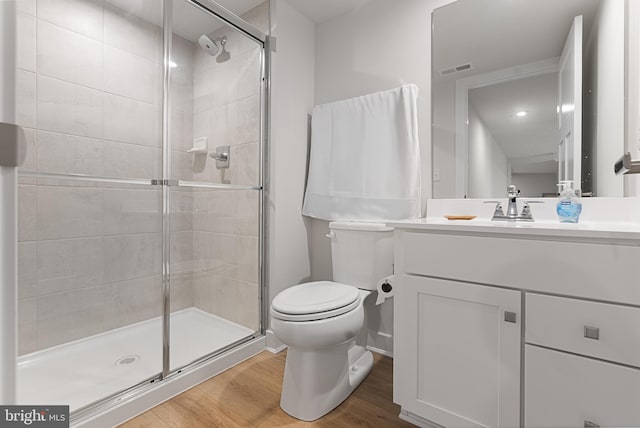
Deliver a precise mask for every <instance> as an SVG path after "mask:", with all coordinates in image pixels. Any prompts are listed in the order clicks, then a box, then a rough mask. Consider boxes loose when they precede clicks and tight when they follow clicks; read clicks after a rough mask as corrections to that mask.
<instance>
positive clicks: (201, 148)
mask: <svg viewBox="0 0 640 428" xmlns="http://www.w3.org/2000/svg"><path fill="white" fill-rule="evenodd" d="M207 140H208V139H207V137H200V138H195V139H194V140H193V147H191V148H190V149H189V150H187V153H192V154H194V155H206V154H207V152H208V149H207V145H208V142H207Z"/></svg>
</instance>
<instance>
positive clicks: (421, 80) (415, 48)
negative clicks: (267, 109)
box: [311, 0, 446, 351]
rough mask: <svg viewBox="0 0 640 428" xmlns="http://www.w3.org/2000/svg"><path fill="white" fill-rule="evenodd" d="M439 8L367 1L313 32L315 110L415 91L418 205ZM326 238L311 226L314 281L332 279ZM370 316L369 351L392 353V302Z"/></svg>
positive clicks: (413, 1) (322, 229)
mask: <svg viewBox="0 0 640 428" xmlns="http://www.w3.org/2000/svg"><path fill="white" fill-rule="evenodd" d="M442 3H446V1H424V0H403V1H393V2H392V1H388V0H370V1H368V2H367V3H365V4H363V5H362V6H361V7H360V8H358V9H357V10H355V11H353V12H350V13H347V14H345V15H342V16H339V17H337V18H335V19H333V20H330V21H328V22H324V23H321V24H318V25H317V26H316V82H315V103H316V104H322V103H327V102H332V101H337V100H341V99H346V98H350V97H355V96H360V95H365V94H368V93H371V92H376V91H382V90H386V89H391V88H395V87H398V86H400V85H402V84H405V83H414V84H416V85H417V86H418V88H419V99H418V127H419V138H420V145H421V158H422V159H421V161H422V189H423V192H422V193H423V201H426V199H427V198H428V197H430V196H431V179H430V175H431V101H430V98H431V70H430V60H429V58H430V57H431V10H432V9H433V7H434V5H439V4H442ZM398 23H402V25H398ZM424 207H425V205H424V204H423V209H424ZM327 232H328V225H327V222H324V221H319V220H313V221H312V227H311V273H312V278H313V280H326V279H331V277H332V269H331V254H330V246H329V242H328V240H327V239H326V238H325V237H324V235H325V234H326V233H327ZM369 312H370V315H371V313H373V315H372V316H370V317H369V319H368V321H367V323H368V328H369V330H370V334H371V335H372V336H370V338H369V345H373V346H376V347H379V348H381V349H383V350H387V351H391V346H392V340H391V334H392V332H393V324H392V321H393V306H392V304H391V301H389V302H386V303H385V304H383V305H382V307H380V311H379V312H375V311H369Z"/></svg>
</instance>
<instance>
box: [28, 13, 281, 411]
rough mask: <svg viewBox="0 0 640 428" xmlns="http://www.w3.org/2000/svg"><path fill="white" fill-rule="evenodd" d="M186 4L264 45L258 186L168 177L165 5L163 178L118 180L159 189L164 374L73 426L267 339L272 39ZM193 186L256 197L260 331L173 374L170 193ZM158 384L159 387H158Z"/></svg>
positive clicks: (166, 19) (168, 16) (168, 20)
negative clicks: (249, 193) (246, 192)
mask: <svg viewBox="0 0 640 428" xmlns="http://www.w3.org/2000/svg"><path fill="white" fill-rule="evenodd" d="M184 1H187V2H189V3H191V4H193V5H194V6H196V7H198V8H199V9H201V10H203V13H209V14H211V15H213V16H216V17H217V18H219V19H221V20H222V21H224V22H225V23H227V24H229V25H230V26H232V27H233V28H235V29H237V30H239V31H240V32H242V33H244V34H245V35H246V36H248V37H250V38H252V39H253V40H254V41H256V42H258V43H260V44H261V46H262V63H261V79H262V84H261V90H260V95H261V101H260V113H261V120H260V138H259V144H260V153H259V160H258V163H259V171H258V176H259V183H258V185H257V186H242V185H233V184H215V183H202V182H189V181H180V180H174V179H172V178H171V177H170V173H171V147H170V145H169V137H170V106H171V105H170V89H171V71H170V67H169V58H170V54H171V40H172V37H173V31H172V19H173V16H172V0H164V1H163V2H162V3H161V4H162V5H163V60H164V63H163V98H162V178H161V179H157V180H136V179H125V180H117V181H118V182H122V183H129V184H151V185H158V186H161V187H162V232H161V233H162V256H163V260H162V294H163V296H162V316H163V320H162V324H163V329H162V336H163V337H162V347H163V356H162V372H161V373H159V374H158V375H155V376H153V377H151V378H148V379H145V380H143V381H142V382H139V383H137V384H135V385H132V386H131V387H129V388H127V389H125V390H122V391H119V392H117V393H114V394H112V395H110V396H108V397H104V398H103V399H101V400H99V401H96V402H94V403H91V404H89V405H87V406H85V407H82V408H80V409H78V410H76V411H74V412H72V414H71V422H72V423H82V422H84V421H86V420H89V419H90V418H92V417H93V416H94V415H96V414H97V413H101V412H105V411H108V410H109V409H111V408H113V407H115V406H116V405H118V404H120V403H122V401H123V400H127V399H133V398H135V397H137V396H140V395H141V394H144V393H146V392H148V391H149V390H151V389H153V388H155V387H156V386H157V385H159V384H160V385H161V384H162V381H163V380H166V379H173V378H175V377H177V376H180V375H181V374H182V375H186V374H188V373H190V372H193V371H195V370H197V369H199V368H200V367H201V366H203V365H205V364H207V363H209V362H210V361H211V360H213V359H215V358H216V357H218V356H220V355H221V354H224V353H226V352H228V351H231V350H233V349H234V348H236V347H238V346H239V345H242V344H246V343H249V342H251V341H252V340H254V339H256V338H259V337H262V336H264V335H265V332H266V326H267V321H268V320H267V314H268V301H267V300H268V299H266V296H267V273H266V271H267V264H266V248H267V247H266V245H267V236H266V232H267V227H266V226H267V215H266V210H265V209H264V207H265V206H266V200H267V199H266V198H267V192H266V191H265V188H266V186H267V185H268V183H269V168H268V159H269V157H268V153H269V150H268V147H269V138H268V136H269V106H270V61H271V37H270V36H269V35H266V34H264V33H262V32H260V31H259V30H257V29H256V28H254V27H253V26H251V25H250V24H248V23H247V22H245V21H244V20H243V19H241V18H240V17H238V16H236V15H234V14H233V13H231V12H230V11H228V10H227V9H225V8H223V7H222V6H220V5H218V4H217V3H215V2H213V1H212V0H184ZM36 175H39V176H47V177H51V178H69V177H70V176H73V178H75V179H81V180H88V181H98V182H101V181H112V179H111V178H104V177H85V176H83V175H81V174H51V173H36ZM180 186H182V187H191V188H197V187H199V188H209V189H227V190H254V191H259V192H260V197H259V198H258V200H259V211H258V222H259V225H258V226H259V227H258V240H259V242H258V251H259V257H258V269H259V277H258V278H259V282H260V284H259V302H256V303H257V306H258V310H259V311H260V318H259V319H260V326H259V329H258V330H257V331H256V332H255V333H254V334H253V335H250V336H248V337H246V338H244V339H241V340H239V341H236V342H234V343H231V344H229V345H228V346H225V347H223V348H221V349H217V350H214V351H212V352H211V353H209V354H206V355H203V356H201V357H200V358H198V359H196V360H195V361H192V362H191V363H189V364H187V365H185V366H182V367H177V368H175V369H173V370H171V369H170V360H169V356H170V329H171V326H170V314H171V312H170V308H171V304H170V303H171V301H170V292H171V283H170V282H171V277H170V275H171V269H170V248H171V240H170V232H171V227H170V220H171V213H170V209H169V208H170V190H171V187H180ZM158 381H159V382H160V383H158Z"/></svg>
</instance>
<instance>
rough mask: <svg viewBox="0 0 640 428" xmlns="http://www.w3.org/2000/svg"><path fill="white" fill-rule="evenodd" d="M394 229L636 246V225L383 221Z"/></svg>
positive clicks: (639, 239) (639, 233) (638, 226)
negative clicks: (616, 242) (593, 241)
mask: <svg viewBox="0 0 640 428" xmlns="http://www.w3.org/2000/svg"><path fill="white" fill-rule="evenodd" d="M387 225H388V226H392V227H394V228H396V229H414V230H421V231H425V232H437V233H442V232H450V233H455V234H473V235H487V234H488V235H494V236H498V237H514V238H516V237H520V238H530V239H535V238H547V239H553V238H556V239H577V240H597V241H600V240H604V241H619V242H620V243H623V244H626V245H638V246H640V224H638V223H625V222H616V223H600V222H598V223H595V222H585V223H577V224H572V223H560V222H558V221H554V222H552V221H536V222H514V221H491V220H488V219H479V218H475V219H473V220H448V219H446V218H444V217H442V218H433V217H428V218H421V219H409V220H401V221H395V222H387Z"/></svg>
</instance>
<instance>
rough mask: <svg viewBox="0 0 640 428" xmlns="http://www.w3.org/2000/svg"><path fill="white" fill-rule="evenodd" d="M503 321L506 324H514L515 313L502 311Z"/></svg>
mask: <svg viewBox="0 0 640 428" xmlns="http://www.w3.org/2000/svg"><path fill="white" fill-rule="evenodd" d="M504 320H505V321H506V322H512V323H515V322H516V313H515V312H509V311H504Z"/></svg>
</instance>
